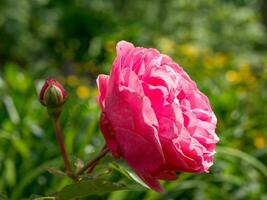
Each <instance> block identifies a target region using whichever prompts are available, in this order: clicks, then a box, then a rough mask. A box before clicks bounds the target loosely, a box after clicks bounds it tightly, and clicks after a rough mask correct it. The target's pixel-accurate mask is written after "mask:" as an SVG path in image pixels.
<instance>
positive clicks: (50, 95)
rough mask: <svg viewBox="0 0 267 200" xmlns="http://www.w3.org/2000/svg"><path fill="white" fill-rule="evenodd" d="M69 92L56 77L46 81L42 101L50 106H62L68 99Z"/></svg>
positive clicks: (41, 96)
mask: <svg viewBox="0 0 267 200" xmlns="http://www.w3.org/2000/svg"><path fill="white" fill-rule="evenodd" d="M67 97H68V93H67V91H66V90H65V89H64V88H63V86H62V85H61V84H60V83H59V82H57V81H56V80H55V79H52V78H49V79H47V80H46V81H45V84H44V86H43V87H42V90H41V92H40V96H39V98H40V102H41V103H42V104H43V105H44V106H46V107H48V108H56V107H60V106H61V105H62V104H64V103H65V101H66V100H67Z"/></svg>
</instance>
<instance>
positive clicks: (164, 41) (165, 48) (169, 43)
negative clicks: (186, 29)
mask: <svg viewBox="0 0 267 200" xmlns="http://www.w3.org/2000/svg"><path fill="white" fill-rule="evenodd" d="M157 44H158V48H159V49H160V50H161V51H162V52H163V53H165V54H172V53H173V52H174V49H175V45H176V43H175V42H174V41H173V40H170V39H168V38H164V37H160V38H159V39H157Z"/></svg>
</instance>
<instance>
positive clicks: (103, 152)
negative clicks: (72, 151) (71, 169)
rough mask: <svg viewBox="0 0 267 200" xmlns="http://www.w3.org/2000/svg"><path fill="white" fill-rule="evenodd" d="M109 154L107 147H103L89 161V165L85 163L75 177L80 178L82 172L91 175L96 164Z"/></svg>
mask: <svg viewBox="0 0 267 200" xmlns="http://www.w3.org/2000/svg"><path fill="white" fill-rule="evenodd" d="M108 152H109V149H108V147H107V145H105V146H104V147H103V148H102V150H101V152H100V153H99V154H98V155H97V156H96V157H95V158H94V159H93V160H91V161H90V162H89V163H87V164H86V165H85V166H84V167H83V168H82V169H80V170H79V171H78V172H77V176H80V175H82V174H83V173H84V172H86V171H87V172H88V173H91V172H92V171H93V170H94V168H95V167H96V165H97V164H98V162H99V161H100V160H101V159H102V158H104V156H105V155H106V154H107V153H108Z"/></svg>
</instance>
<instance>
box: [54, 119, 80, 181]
mask: <svg viewBox="0 0 267 200" xmlns="http://www.w3.org/2000/svg"><path fill="white" fill-rule="evenodd" d="M53 125H54V129H55V132H56V139H57V143H58V146H59V149H60V153H61V156H62V158H63V161H64V165H65V168H66V173H67V175H68V176H69V177H70V178H71V179H72V180H74V181H77V180H78V179H77V177H76V176H75V174H74V173H73V171H72V168H71V164H70V161H69V159H68V155H67V152H66V150H65V145H64V142H63V137H62V133H61V128H60V123H59V117H54V118H53Z"/></svg>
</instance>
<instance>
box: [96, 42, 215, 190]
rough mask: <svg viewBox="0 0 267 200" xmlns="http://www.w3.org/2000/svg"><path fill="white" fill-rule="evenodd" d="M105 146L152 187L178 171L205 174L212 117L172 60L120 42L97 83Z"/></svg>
mask: <svg viewBox="0 0 267 200" xmlns="http://www.w3.org/2000/svg"><path fill="white" fill-rule="evenodd" d="M97 84H98V88H99V91H100V96H99V97H98V101H99V104H100V107H101V110H102V113H101V119H100V128H101V131H102V133H103V135H104V137H105V140H106V142H107V145H108V148H109V149H110V151H111V153H112V155H113V156H114V157H116V158H119V157H121V158H123V159H124V160H125V161H126V162H127V163H128V164H129V165H130V166H131V167H132V168H133V169H134V170H135V172H136V173H137V175H138V176H139V177H140V178H141V179H142V180H143V181H144V182H145V183H146V184H147V185H148V186H150V187H151V188H152V189H154V190H155V191H158V192H161V191H162V188H161V186H160V184H159V182H158V179H162V180H173V179H176V173H177V172H192V173H201V172H208V169H209V167H210V166H211V165H212V164H213V155H214V153H215V146H216V143H217V142H218V141H219V138H218V137H217V135H216V133H215V128H216V122H217V120H216V117H215V115H214V113H213V111H212V109H211V107H210V104H209V101H208V98H207V97H206V96H205V95H204V94H202V93H201V92H200V91H199V90H198V88H197V86H196V84H195V82H194V81H192V80H191V79H190V77H189V76H188V75H187V74H186V73H185V72H184V71H183V69H182V68H181V67H180V66H179V65H177V64H176V63H175V62H174V61H173V60H172V59H171V58H170V57H168V56H166V55H163V54H160V53H159V52H158V51H157V50H156V49H147V48H142V47H134V46H133V45H132V44H131V43H128V42H125V41H121V42H119V43H118V44H117V57H116V59H115V61H114V63H113V66H112V70H111V73H110V76H108V75H99V76H98V79H97Z"/></svg>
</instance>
